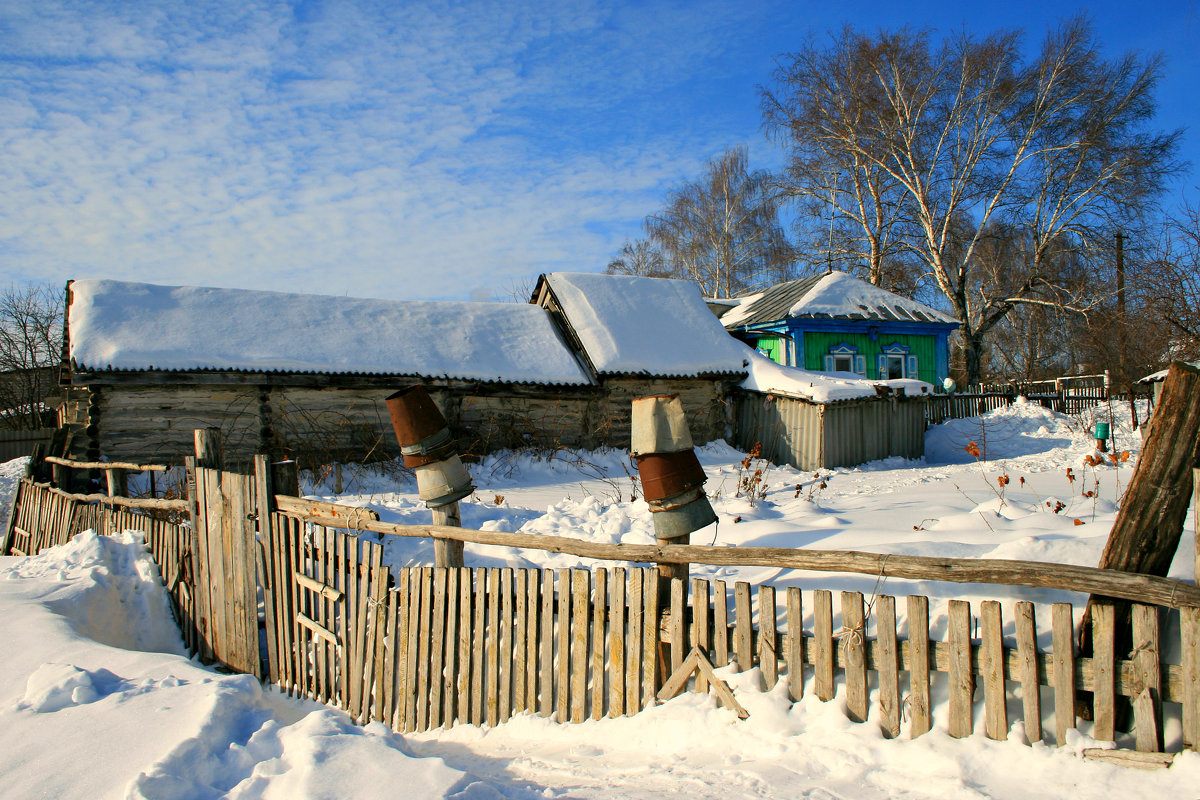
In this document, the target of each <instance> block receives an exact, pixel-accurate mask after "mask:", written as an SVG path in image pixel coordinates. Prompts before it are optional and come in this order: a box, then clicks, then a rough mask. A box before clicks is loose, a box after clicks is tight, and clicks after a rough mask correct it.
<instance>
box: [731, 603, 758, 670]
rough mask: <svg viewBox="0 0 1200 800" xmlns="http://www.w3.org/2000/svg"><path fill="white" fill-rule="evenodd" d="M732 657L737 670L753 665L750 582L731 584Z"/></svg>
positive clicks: (749, 667) (746, 668)
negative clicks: (735, 662)
mask: <svg viewBox="0 0 1200 800" xmlns="http://www.w3.org/2000/svg"><path fill="white" fill-rule="evenodd" d="M733 615H734V616H733V658H734V660H735V661H737V668H738V671H739V672H745V671H746V670H748V669H751V668H753V667H754V650H753V647H752V643H753V636H754V627H753V620H752V619H751V611H750V584H749V583H747V582H746V581H738V582H737V583H735V584H734V585H733Z"/></svg>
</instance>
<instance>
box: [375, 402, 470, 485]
mask: <svg viewBox="0 0 1200 800" xmlns="http://www.w3.org/2000/svg"><path fill="white" fill-rule="evenodd" d="M386 402H387V407H388V414H389V415H390V416H391V418H392V430H393V431H395V434H396V441H397V442H398V443H399V444H400V453H401V455H403V456H404V466H406V467H408V468H409V469H412V470H413V471H414V472H416V474H417V492H418V494H419V495H420V498H421V499H422V500H424V501H425V505H427V506H428V507H430V508H436V507H438V506H444V505H448V504H450V503H454V502H456V501H458V500H461V499H462V498H464V497H466V496H467V495H469V494H470V493H471V492H473V491H475V486H474V484H472V483H471V475H470V474H469V473H468V472H467V468H466V467H464V466H463V464H462V461H461V460H460V459H459V457H458V453H457V451H456V449H455V443H454V439H453V437H451V435H450V428H449V426H447V424H446V418H445V417H444V416H442V412H441V410H440V409H438V407H437V404H436V403H434V402H433V398H432V397H430V396H429V392H428V391H427V390H426V389H425V387H424V386H421V385H417V386H410V387H408V388H406V389H401V390H400V391H398V392H394V393H393V394H391V395H389V396H388V398H387V401H386Z"/></svg>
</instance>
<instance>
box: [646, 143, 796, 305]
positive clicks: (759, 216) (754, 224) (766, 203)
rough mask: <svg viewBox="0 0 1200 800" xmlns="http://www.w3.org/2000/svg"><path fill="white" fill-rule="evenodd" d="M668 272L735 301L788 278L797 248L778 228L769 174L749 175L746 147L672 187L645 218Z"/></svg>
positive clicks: (653, 242)
mask: <svg viewBox="0 0 1200 800" xmlns="http://www.w3.org/2000/svg"><path fill="white" fill-rule="evenodd" d="M646 230H647V233H648V234H649V239H650V242H651V243H652V244H653V245H654V246H657V247H658V248H660V249H661V252H662V254H663V256H664V257H665V260H666V263H667V272H668V273H669V274H670V275H671V276H673V277H683V278H690V279H691V280H694V281H696V283H698V284H699V285H700V288H701V290H702V291H703V292H705V293H706V294H709V295H712V296H725V297H728V296H732V295H734V294H737V293H738V292H741V291H745V290H747V289H750V288H753V287H755V286H758V285H762V284H765V283H771V282H777V281H779V280H783V279H786V278H787V277H789V276H790V269H791V264H792V250H791V245H790V243H789V242H788V239H787V236H786V234H785V233H784V230H783V226H782V225H781V224H780V222H779V200H778V197H777V195H776V193H775V192H774V191H773V188H772V180H771V176H770V174H769V173H768V172H767V171H765V170H753V171H751V170H750V169H749V155H748V153H747V150H746V148H745V147H744V146H739V147H734V148H732V149H730V150H727V151H726V152H724V153H722V154H721V155H719V156H717V157H716V158H714V159H712V160H711V161H710V162H709V163H708V165H707V166H706V168H705V171H704V175H703V176H702V177H701V178H700V179H699V180H697V181H689V182H686V183H684V184H683V185H681V186H679V187H678V188H676V189H674V190H673V191H672V192H670V194H669V195H668V196H667V202H666V205H665V207H664V208H663V210H662V211H661V212H659V213H658V214H655V215H654V216H652V217H649V218H647V220H646Z"/></svg>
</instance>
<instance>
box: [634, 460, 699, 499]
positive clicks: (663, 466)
mask: <svg viewBox="0 0 1200 800" xmlns="http://www.w3.org/2000/svg"><path fill="white" fill-rule="evenodd" d="M637 466H638V476H639V477H640V478H641V481H642V495H643V496H644V497H645V498H646V501H647V502H651V501H655V500H661V499H663V498H664V497H670V496H672V495H677V494H680V493H682V492H684V491H687V490H688V489H693V488H695V487H697V486H701V485H703V484H704V481H705V480H707V477H706V476H705V474H704V467H702V466H700V459H699V458H697V457H696V451H695V450H693V449H691V448H690V447H689V448H688V449H687V450H684V451H682V452H678V453H645V454H642V455H639V456H638V457H637Z"/></svg>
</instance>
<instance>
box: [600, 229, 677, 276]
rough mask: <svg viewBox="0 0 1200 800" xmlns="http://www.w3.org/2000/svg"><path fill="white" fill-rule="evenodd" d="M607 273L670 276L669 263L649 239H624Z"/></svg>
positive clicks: (609, 263) (607, 268) (660, 249)
mask: <svg viewBox="0 0 1200 800" xmlns="http://www.w3.org/2000/svg"><path fill="white" fill-rule="evenodd" d="M604 271H605V272H607V273H608V274H609V275H637V276H640V277H644V278H670V277H673V276H672V274H671V265H670V264H668V263H667V257H666V256H665V255H664V254H663V251H662V248H660V247H659V246H658V245H657V244H655V243H654V242H652V241H650V240H649V239H635V240H633V241H626V242H625V244H623V245H622V246H621V252H619V253H617V255H616V257H615V258H613V259H612V261H609V262H608V266H607V267H605V269H604Z"/></svg>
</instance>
